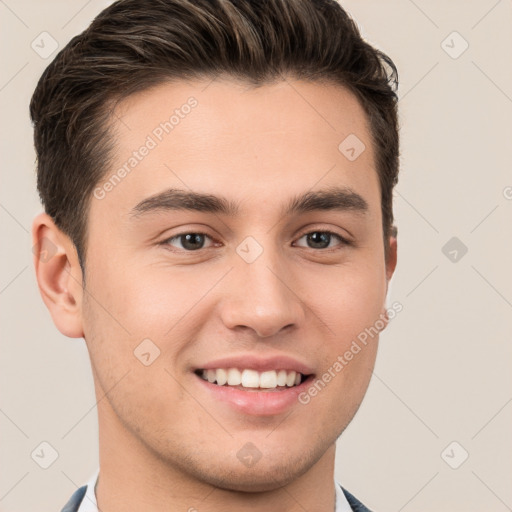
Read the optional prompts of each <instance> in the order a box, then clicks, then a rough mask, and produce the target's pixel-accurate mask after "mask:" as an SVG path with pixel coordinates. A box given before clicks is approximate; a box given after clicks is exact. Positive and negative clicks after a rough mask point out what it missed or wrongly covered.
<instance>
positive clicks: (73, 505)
mask: <svg viewBox="0 0 512 512" xmlns="http://www.w3.org/2000/svg"><path fill="white" fill-rule="evenodd" d="M86 491H87V485H84V486H83V487H80V488H79V489H77V490H76V491H75V492H74V493H73V496H71V498H70V499H69V501H68V502H67V503H66V505H65V506H64V508H63V509H62V510H61V512H77V510H78V508H79V507H80V503H82V500H83V499H84V496H85V492H86Z"/></svg>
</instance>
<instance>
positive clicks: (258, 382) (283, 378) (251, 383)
mask: <svg viewBox="0 0 512 512" xmlns="http://www.w3.org/2000/svg"><path fill="white" fill-rule="evenodd" d="M201 376H202V378H203V379H204V380H207V381H208V382H210V383H214V382H216V383H217V384H218V385H219V386H224V385H225V384H227V385H228V386H240V385H241V386H242V387H244V388H253V389H254V388H262V389H275V388H277V387H281V388H282V387H285V386H286V387H292V386H298V385H299V384H300V382H301V379H302V374H300V373H299V372H295V371H293V370H290V371H287V370H279V371H275V370H268V371H264V372H258V371H256V370H250V369H245V370H239V369H238V368H228V369H225V368H218V369H208V370H202V372H201Z"/></svg>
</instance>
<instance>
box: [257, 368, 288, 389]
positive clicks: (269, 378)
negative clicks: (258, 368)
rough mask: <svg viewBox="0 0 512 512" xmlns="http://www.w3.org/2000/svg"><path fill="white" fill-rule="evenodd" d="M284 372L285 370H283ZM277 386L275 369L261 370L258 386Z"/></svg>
mask: <svg viewBox="0 0 512 512" xmlns="http://www.w3.org/2000/svg"><path fill="white" fill-rule="evenodd" d="M285 373H286V372H285ZM275 387H277V374H276V372H275V371H272V370H271V371H268V372H261V374H260V388H269V389H270V388H275Z"/></svg>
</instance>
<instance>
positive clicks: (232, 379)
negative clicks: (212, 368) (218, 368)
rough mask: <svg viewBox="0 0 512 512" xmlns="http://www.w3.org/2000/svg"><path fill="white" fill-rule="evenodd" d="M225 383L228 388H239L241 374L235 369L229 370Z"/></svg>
mask: <svg viewBox="0 0 512 512" xmlns="http://www.w3.org/2000/svg"><path fill="white" fill-rule="evenodd" d="M227 383H228V385H230V386H240V384H242V374H241V373H240V372H239V371H238V370H237V369H236V368H230V369H229V370H228V380H227Z"/></svg>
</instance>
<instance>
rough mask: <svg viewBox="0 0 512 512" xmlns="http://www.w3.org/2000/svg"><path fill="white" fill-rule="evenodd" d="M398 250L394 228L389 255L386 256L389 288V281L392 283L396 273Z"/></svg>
mask: <svg viewBox="0 0 512 512" xmlns="http://www.w3.org/2000/svg"><path fill="white" fill-rule="evenodd" d="M397 249H398V243H397V230H396V228H395V227H393V230H392V234H391V236H390V237H389V248H388V253H387V255H386V281H387V286H389V281H391V278H392V277H393V274H394V272H395V268H396V261H397Z"/></svg>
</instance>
